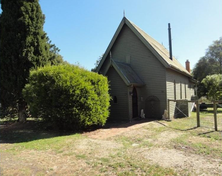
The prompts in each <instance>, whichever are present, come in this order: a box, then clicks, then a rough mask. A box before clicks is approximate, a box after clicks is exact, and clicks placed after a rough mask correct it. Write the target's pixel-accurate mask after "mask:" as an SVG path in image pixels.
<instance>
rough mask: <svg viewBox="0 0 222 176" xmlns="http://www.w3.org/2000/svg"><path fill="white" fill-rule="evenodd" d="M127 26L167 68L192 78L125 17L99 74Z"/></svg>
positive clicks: (167, 53) (165, 50)
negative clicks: (121, 32)
mask: <svg viewBox="0 0 222 176" xmlns="http://www.w3.org/2000/svg"><path fill="white" fill-rule="evenodd" d="M124 25H127V26H128V27H129V28H130V29H131V30H132V31H133V33H134V34H135V35H136V36H137V37H138V38H139V39H140V40H141V42H143V44H144V45H145V46H146V47H147V48H148V49H149V50H150V51H151V52H152V53H153V54H154V55H155V56H156V58H157V59H158V60H159V61H160V62H161V63H162V64H163V65H164V66H165V67H166V68H169V69H172V70H174V71H177V72H180V73H182V74H184V75H186V76H188V77H192V76H191V74H190V73H189V72H188V71H187V70H186V69H185V68H184V67H183V66H182V65H181V64H180V63H179V62H178V61H177V60H176V59H175V58H174V57H173V60H171V59H169V52H168V50H167V49H166V48H165V47H164V46H163V45H161V44H160V43H158V42H157V41H156V40H154V39H153V38H152V37H150V36H149V35H148V34H147V33H145V32H144V31H143V30H142V29H140V28H139V27H138V26H136V25H135V24H133V23H132V22H131V21H129V20H128V19H127V18H126V17H124V18H123V19H122V21H121V23H120V24H119V27H118V28H117V30H116V32H115V34H114V36H113V38H112V40H111V42H110V44H109V46H108V48H107V49H106V52H105V54H104V55H103V58H102V60H101V62H100V63H99V65H98V67H97V70H96V71H97V72H98V71H99V70H100V68H101V67H102V65H103V63H104V61H105V59H106V58H107V56H108V54H109V53H110V50H111V48H112V46H113V44H114V43H115V41H116V39H117V37H118V35H119V33H120V31H121V30H122V28H123V26H124Z"/></svg>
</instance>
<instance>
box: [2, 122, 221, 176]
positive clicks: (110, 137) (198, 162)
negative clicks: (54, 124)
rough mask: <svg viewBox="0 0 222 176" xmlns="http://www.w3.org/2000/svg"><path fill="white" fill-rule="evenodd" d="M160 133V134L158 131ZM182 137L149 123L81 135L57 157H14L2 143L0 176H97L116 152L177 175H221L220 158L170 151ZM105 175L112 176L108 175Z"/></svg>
mask: <svg viewBox="0 0 222 176" xmlns="http://www.w3.org/2000/svg"><path fill="white" fill-rule="evenodd" d="M163 128H164V129H163ZM161 129H163V131H158V130H161ZM185 133H186V132H183V131H176V130H170V129H165V127H164V126H163V125H162V124H160V123H158V122H155V121H153V122H143V123H128V124H124V125H121V126H116V127H110V128H104V129H98V130H95V131H91V132H86V133H84V134H83V135H84V136H86V138H83V139H81V140H77V141H75V142H73V141H72V139H69V140H70V141H66V145H64V149H62V151H61V153H60V151H57V152H55V151H53V150H50V149H49V150H43V151H38V150H22V151H21V152H20V153H17V154H15V155H14V154H13V152H12V153H11V152H7V149H10V148H11V147H12V146H13V145H14V144H7V143H3V144H0V175H89V173H90V175H99V174H100V173H99V172H98V170H97V169H95V168H96V165H98V163H99V162H98V161H100V160H101V158H103V159H104V161H106V162H107V161H109V160H110V162H112V161H113V158H112V159H109V157H110V155H112V156H114V155H117V154H118V152H119V151H121V152H127V155H129V157H132V158H136V159H137V160H139V161H142V162H144V163H149V164H153V165H159V166H161V167H163V168H171V169H173V170H175V171H176V172H177V173H179V174H180V175H191V176H192V175H194V176H196V175H202V176H205V175H206V176H211V175H212V176H214V175H221V173H222V159H221V158H212V157H208V156H204V155H199V154H194V153H192V152H190V151H189V150H178V149H177V148H173V147H172V145H171V142H172V140H174V139H176V138H179V137H180V136H182V135H184V134H185ZM119 137H120V138H121V137H126V138H129V139H130V140H131V139H132V143H129V144H128V145H131V146H128V148H127V151H124V146H123V142H122V141H118V140H116V139H117V138H119ZM134 139H135V140H134ZM137 139H143V140H142V141H141V140H137ZM193 139H194V140H200V141H201V140H205V139H206V138H201V137H199V136H195V137H194V138H193ZM143 142H148V145H142V143H143ZM149 144H151V145H149ZM13 150H14V149H13ZM15 150H16V149H15ZM88 157H89V158H88ZM85 158H88V159H87V160H85ZM64 163H65V164H64ZM90 163H93V164H90ZM102 175H103V174H102ZM104 175H105V174H104ZM106 175H115V174H113V173H112V172H109V173H108V174H106Z"/></svg>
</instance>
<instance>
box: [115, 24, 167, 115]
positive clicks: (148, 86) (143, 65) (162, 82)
mask: <svg viewBox="0 0 222 176" xmlns="http://www.w3.org/2000/svg"><path fill="white" fill-rule="evenodd" d="M111 53H112V59H115V60H118V61H120V62H124V63H129V64H130V65H131V67H132V69H133V70H134V71H135V72H136V73H137V74H138V76H139V77H140V78H141V79H142V81H143V82H144V83H145V86H143V87H139V88H137V94H138V114H139V112H140V111H141V109H144V111H145V113H146V112H147V113H148V112H150V111H148V109H149V108H150V107H147V106H146V104H147V103H146V101H147V100H148V99H149V97H150V96H155V97H157V99H159V104H160V108H159V114H158V117H157V118H159V117H160V116H161V114H163V112H164V109H165V108H166V77H165V74H166V69H165V67H164V66H163V65H162V64H161V63H160V62H159V60H158V59H157V58H156V57H155V56H154V55H153V54H152V53H151V52H150V51H149V50H148V48H147V47H146V46H145V45H144V44H143V43H142V42H141V40H140V39H139V38H138V37H137V36H136V35H135V34H134V33H133V32H132V31H131V30H130V29H129V28H128V27H127V26H126V25H124V26H123V28H122V30H121V32H120V33H119V35H118V37H117V39H116V41H115V43H114V45H113V47H112V48H111ZM111 84H112V83H111ZM127 98H128V97H127V96H126V99H127ZM146 116H147V117H148V116H149V114H146Z"/></svg>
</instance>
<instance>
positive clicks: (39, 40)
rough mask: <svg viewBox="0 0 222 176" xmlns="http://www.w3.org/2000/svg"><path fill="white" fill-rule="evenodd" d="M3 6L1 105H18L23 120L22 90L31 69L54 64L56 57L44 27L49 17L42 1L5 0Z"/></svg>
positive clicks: (0, 52) (0, 20)
mask: <svg viewBox="0 0 222 176" xmlns="http://www.w3.org/2000/svg"><path fill="white" fill-rule="evenodd" d="M1 8H2V14H1V19H0V25H1V26H0V46H1V50H0V58H1V59H0V66H1V70H0V78H1V82H0V86H1V106H2V107H3V108H9V107H10V108H11V107H17V105H18V112H19V119H20V120H21V121H23V120H24V118H22V111H23V110H24V107H25V102H24V100H23V97H22V89H23V88H24V86H25V84H26V83H27V82H28V76H29V72H30V69H33V68H34V69H35V68H38V67H41V66H45V65H48V64H52V63H54V62H55V60H54V59H53V58H54V55H53V52H50V48H51V49H52V47H51V46H50V44H49V42H48V41H49V40H48V38H47V35H46V33H45V32H44V30H43V25H44V21H45V16H44V15H43V13H42V10H41V7H40V5H39V1H38V0H16V1H14V0H1ZM50 59H51V60H50ZM22 119H23V120H22Z"/></svg>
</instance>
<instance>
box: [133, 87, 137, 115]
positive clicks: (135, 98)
mask: <svg viewBox="0 0 222 176" xmlns="http://www.w3.org/2000/svg"><path fill="white" fill-rule="evenodd" d="M132 106H133V107H132V108H133V118H136V117H138V98H137V91H136V88H135V87H133V95H132Z"/></svg>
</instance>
